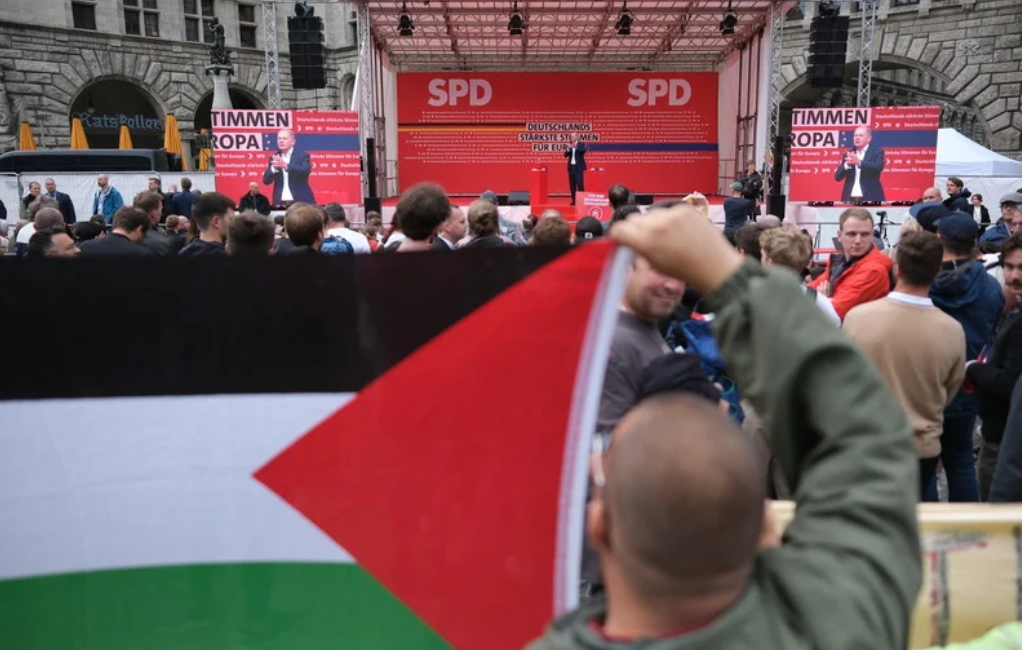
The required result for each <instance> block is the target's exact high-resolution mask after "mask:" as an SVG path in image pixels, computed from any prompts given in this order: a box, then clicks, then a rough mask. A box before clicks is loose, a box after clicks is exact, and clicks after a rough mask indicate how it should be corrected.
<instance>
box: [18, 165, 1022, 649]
mask: <svg viewBox="0 0 1022 650" xmlns="http://www.w3.org/2000/svg"><path fill="white" fill-rule="evenodd" d="M752 171H754V167H753V169H752ZM187 180H188V179H182V180H181V188H182V189H181V191H179V192H178V191H175V192H173V193H171V194H169V195H168V194H165V193H163V192H161V191H160V190H159V185H158V182H157V184H156V186H155V187H154V186H150V187H149V188H147V189H146V190H143V191H141V192H139V193H137V194H136V195H135V196H134V197H133V198H132V200H131V203H130V205H128V204H125V203H124V201H123V199H122V198H121V195H120V193H119V192H118V191H117V190H116V189H115V188H113V187H112V186H111V185H110V183H109V180H108V179H107V178H106V177H105V176H102V175H101V176H100V177H99V178H98V179H97V186H98V188H99V190H98V191H97V194H96V197H95V199H94V205H93V209H94V212H95V215H94V216H93V217H91V218H90V219H89V220H88V221H81V222H76V221H74V219H73V216H74V212H73V210H74V208H73V206H70V207H69V206H68V203H69V202H68V201H62V200H61V198H60V196H59V194H60V193H59V192H57V191H56V187H55V184H54V185H51V183H50V182H49V181H47V182H46V192H45V193H44V192H42V188H41V187H39V186H38V185H37V186H36V187H30V196H31V197H32V198H31V200H29V201H28V202H27V203H26V204H25V210H26V216H27V217H28V218H27V219H26V220H25V223H23V224H21V225H20V227H19V231H18V233H17V234H16V236H15V238H14V241H15V246H16V247H21V246H22V245H24V246H23V248H18V252H19V253H21V254H23V255H24V256H25V257H28V258H46V257H73V256H77V255H80V256H82V257H90V256H170V255H178V256H183V257H194V256H205V255H230V256H240V257H268V256H271V255H288V256H290V255H312V256H316V255H352V254H381V253H388V252H398V253H403V252H417V251H441V252H445V251H452V250H457V249H473V248H501V247H508V246H521V245H531V246H544V245H561V246H569V245H573V244H576V245H585V243H586V242H590V241H593V240H595V239H599V238H601V237H604V236H607V235H609V236H610V237H612V238H613V239H615V240H616V241H618V242H620V243H622V244H627V245H628V246H630V247H632V248H633V249H634V250H635V251H636V252H637V254H638V255H637V256H636V258H635V259H634V261H633V263H632V265H631V267H630V269H629V272H628V278H627V281H626V289H625V292H624V297H623V300H622V303H621V305H620V313H619V318H618V320H617V322H616V326H615V332H614V336H613V340H612V344H611V350H610V355H609V361H608V364H607V367H606V371H605V377H604V382H603V388H602V393H601V396H600V407H599V414H598V428H597V431H596V435H595V443H594V456H593V462H592V469H591V489H590V502H589V507H588V515H587V533H588V535H587V544H586V548H585V550H584V553H583V571H582V578H583V581H582V587H581V589H582V596H583V601H584V605H583V606H582V608H580V609H579V610H578V611H576V612H573V613H571V614H569V615H568V616H566V617H565V618H564V619H562V620H560V621H557V622H556V623H555V624H554V625H553V626H552V627H551V629H550V631H549V633H548V634H547V636H546V637H545V638H543V639H541V640H539V641H537V642H536V645H535V648H536V649H537V650H542V649H547V648H549V649H551V650H553V649H568V648H594V649H595V648H612V647H613V648H618V647H621V648H624V647H635V648H639V647H651V648H652V647H663V648H665V649H666V648H675V647H677V648H681V647H760V646H758V645H756V644H757V643H758V642H759V641H762V640H763V639H770V642H769V643H768V644H767V646H769V647H822V646H827V647H830V646H833V647H891V648H894V647H905V643H906V639H907V634H908V624H909V618H910V612H911V610H912V607H913V604H914V602H915V597H916V593H917V591H918V589H919V584H920V579H921V577H920V566H919V565H920V562H919V552H920V550H919V549H920V543H919V537H918V528H917V524H916V515H915V508H914V506H915V504H916V503H917V502H919V501H937V500H938V499H940V498H941V495H940V494H939V492H938V483H939V481H938V475H940V474H943V476H944V477H945V481H944V482H945V484H946V494H945V495H944V498H946V499H947V500H949V501H952V502H979V501H992V502H1020V501H1022V382H1019V376H1020V375H1022V300H1020V297H1022V192H1020V193H1009V194H1007V195H1005V196H1003V197H1001V200H1000V202H999V207H1000V218H999V219H998V220H997V221H996V222H993V223H991V220H990V216H989V213H988V212H987V211H986V208H985V207H984V206H982V198H981V197H979V200H978V201H977V200H976V199H977V197H976V196H975V195H971V194H970V193H969V192H968V190H966V189H965V188H964V185H963V184H962V183H961V181H960V180H959V179H949V180H948V183H947V190H948V192H949V196H948V197H947V198H944V197H943V196H942V193H941V191H940V190H939V189H938V188H928V189H926V190H925V191H924V192H923V193H922V196H923V200H922V201H920V202H919V203H918V204H917V205H915V206H913V208H912V209H911V210H910V214H911V217H910V218H909V219H907V220H906V223H905V224H904V225H903V230H902V236H901V238H900V240H899V241H898V243H897V245H896V246H894V247H891V248H889V249H888V250H885V251H882V250H881V249H880V245H879V243H878V241H877V232H876V227H877V224H876V223H875V221H874V217H873V214H872V213H871V212H870V211H869V210H868V209H865V208H862V207H852V208H848V209H846V210H844V211H843V212H842V213H841V216H840V220H839V231H838V236H837V238H836V239H837V243H838V244H839V250H838V252H837V253H835V254H834V255H831V256H830V257H829V258H828V259H827V260H826V261H825V262H824V263H822V264H819V263H817V260H816V259H815V255H814V249H813V242H812V240H811V238H810V236H809V235H808V234H807V233H806V232H804V231H802V230H800V229H799V228H798V226H797V225H795V224H790V223H785V222H784V221H783V220H782V219H781V218H779V217H777V216H773V215H763V216H756V217H755V218H753V215H756V207H755V206H756V203H757V201H758V196H751V197H750V196H748V195H749V194H750V193H753V192H758V191H760V189H761V185H760V186H759V187H758V188H756V187H754V188H753V189H750V186H749V181H748V179H746V181H743V182H738V183H736V184H735V185H734V186H733V187H732V189H733V194H734V196H733V197H731V198H730V199H729V200H732V201H733V202H732V203H731V204H728V205H729V206H731V207H732V211H733V212H734V213H735V218H734V221H733V223H732V222H730V221H729V222H728V223H727V224H726V225H725V233H724V235H725V236H721V233H720V231H719V230H718V229H717V228H715V227H714V225H713V224H711V223H710V221H709V219H708V216H709V213H708V207H709V204H708V202H707V201H706V199H705V197H702V196H700V195H690V196H688V197H686V198H685V199H682V200H672V201H663V202H660V203H658V204H655V205H654V206H652V208H651V209H650V210H649V212H648V214H643V211H642V210H641V209H640V208H639V207H638V206H637V205H635V201H634V194H633V193H632V192H630V191H629V190H628V188H626V187H624V186H622V185H615V186H613V187H612V188H610V191H609V192H608V198H609V200H610V203H611V207H612V208H613V216H612V218H611V219H609V220H608V221H607V222H601V221H599V220H597V219H595V218H591V217H587V218H584V219H581V220H580V221H578V223H577V224H574V227H572V223H570V222H569V221H568V220H567V219H566V218H565V217H564V215H563V214H561V213H559V212H558V211H556V210H547V211H545V212H543V213H542V214H539V215H529V217H528V218H526V219H525V220H524V221H523V222H522V223H521V224H520V225H519V224H515V223H512V222H508V221H506V220H505V219H503V218H502V217H501V215H500V212H499V210H498V203H497V197H496V195H495V194H493V193H492V192H487V193H484V194H483V195H482V196H480V198H478V199H477V200H475V201H473V202H472V203H471V204H470V205H469V206H468V207H467V208H463V207H461V206H458V205H456V204H454V203H452V202H451V200H450V198H449V197H448V196H447V194H446V193H445V192H444V190H443V189H442V188H441V187H439V186H437V185H434V184H429V183H424V184H419V185H416V186H414V187H412V188H410V189H409V190H408V191H406V192H405V193H404V194H403V195H402V197H401V199H400V201H399V202H398V204H397V207H396V211H395V217H394V220H393V223H392V224H391V225H390V228H389V232H388V231H387V229H385V227H384V225H383V220H382V218H381V216H380V215H379V214H377V213H372V212H371V213H369V214H367V215H366V220H365V223H364V224H359V225H355V224H352V223H351V221H350V220H349V219H348V216H347V214H346V212H345V210H344V208H343V207H342V206H341V205H339V204H336V203H332V204H328V205H326V206H322V207H320V206H316V205H312V204H306V203H294V204H292V205H290V206H289V207H288V208H287V210H286V211H285V212H284V214H282V215H278V216H276V217H271V216H270V214H269V212H270V211H269V209H268V208H269V204H268V202H267V201H266V199H265V197H263V196H262V195H261V194H259V191H258V189H259V188H258V186H256V185H253V187H252V188H251V191H250V192H249V193H247V194H246V195H245V196H244V197H242V200H241V201H239V202H235V201H234V200H233V199H231V198H230V197H227V196H224V195H222V194H219V193H216V192H206V193H198V192H192V191H191V184H190V182H187ZM753 185H754V184H753ZM174 189H175V190H176V188H174ZM725 207H726V211H727V207H728V206H725ZM980 208H982V209H980ZM68 209H70V215H71V217H72V218H71V219H69V215H68ZM729 215H730V213H729ZM739 215H740V216H741V219H740V220H739V218H738V216H739ZM729 218H730V216H729ZM678 423H683V424H682V425H679V424H678ZM977 429H978V431H979V435H978V436H977V434H976V432H977ZM693 495H698V498H693ZM769 498H794V499H795V500H796V501H797V502H798V511H797V514H796V516H795V520H794V521H793V522H792V523H791V524H790V526H789V527H788V529H787V532H786V537H785V543H784V544H780V545H778V543H777V540H776V535H774V533H773V524H772V521H771V519H770V516H769V513H770V510H769V508H765V507H764V502H765V500H766V499H769ZM835 583H840V584H841V585H842V589H840V590H834V589H833V588H832V586H833V584H835ZM834 635H838V636H839V637H840V639H839V641H840V642H836V643H835V642H831V643H821V639H824V638H828V639H830V640H831V641H833V639H834ZM697 637H698V638H699V639H703V640H704V641H705V646H699V645H689V644H687V641H686V639H695V638H697ZM650 639H659V641H657V642H656V643H657V644H656V645H649V644H647V641H649V640H650ZM704 641H700V643H703V642H704ZM650 643H652V642H650ZM661 643H662V645H661ZM644 644H646V645H644ZM764 647H766V646H764Z"/></svg>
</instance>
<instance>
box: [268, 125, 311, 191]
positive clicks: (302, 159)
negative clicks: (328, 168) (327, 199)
mask: <svg viewBox="0 0 1022 650" xmlns="http://www.w3.org/2000/svg"><path fill="white" fill-rule="evenodd" d="M311 172H312V163H311V162H309V154H308V153H307V152H305V151H296V150H295V134H294V132H293V131H291V129H282V130H281V131H280V132H279V133H277V152H276V153H274V154H273V155H272V156H270V159H269V161H268V162H267V164H266V171H265V172H263V185H269V184H270V183H273V205H283V204H284V203H294V202H299V203H311V204H312V205H316V197H315V196H313V194H312V187H310V186H309V174H310V173H311Z"/></svg>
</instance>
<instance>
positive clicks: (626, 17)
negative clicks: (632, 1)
mask: <svg viewBox="0 0 1022 650" xmlns="http://www.w3.org/2000/svg"><path fill="white" fill-rule="evenodd" d="M634 22H635V17H634V16H632V12H631V10H630V9H629V8H628V0H625V2H622V3H621V14H620V15H619V16H618V17H617V22H616V23H614V27H615V28H617V33H618V34H619V35H621V36H628V35H630V34H631V33H632V23H634Z"/></svg>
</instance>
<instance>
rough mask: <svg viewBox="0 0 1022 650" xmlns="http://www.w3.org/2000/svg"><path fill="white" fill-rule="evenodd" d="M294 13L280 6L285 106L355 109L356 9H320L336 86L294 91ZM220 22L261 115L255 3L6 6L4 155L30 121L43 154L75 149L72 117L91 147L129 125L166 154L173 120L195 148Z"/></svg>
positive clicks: (127, 0) (125, 1)
mask: <svg viewBox="0 0 1022 650" xmlns="http://www.w3.org/2000/svg"><path fill="white" fill-rule="evenodd" d="M292 6H293V5H290V4H280V5H278V6H277V25H278V47H279V51H280V71H281V90H282V98H283V106H284V107H285V108H321V109H341V108H344V109H347V108H349V107H350V102H351V95H352V93H353V91H354V77H355V71H356V69H357V67H358V52H357V45H356V40H357V37H356V31H355V26H354V22H353V14H352V7H351V6H349V5H346V4H329V5H315V6H316V15H320V16H323V18H324V23H325V30H324V32H325V36H326V42H325V46H326V65H325V67H326V79H327V87H326V88H324V89H321V90H303V91H295V90H293V89H292V88H291V79H290V67H289V61H288V54H287V53H288V34H287V23H286V19H287V12H290V11H291V7H292ZM214 15H215V16H217V17H219V18H220V21H221V22H222V23H223V24H224V26H225V36H226V41H227V46H228V48H229V49H230V50H231V53H232V60H233V63H234V67H235V76H234V77H233V78H232V80H231V84H230V87H231V96H232V99H233V100H234V102H235V105H236V107H238V108H264V107H265V105H266V91H267V77H266V71H265V60H264V49H263V48H264V43H263V31H264V30H263V25H262V18H263V14H262V7H261V6H260V4H259V2H258V1H257V0H249V1H245V0H3V2H0V75H2V76H0V151H5V150H9V149H12V148H14V147H15V144H16V141H17V130H18V124H19V123H20V122H22V121H25V122H28V123H29V124H30V126H31V127H32V131H33V135H34V137H35V140H36V145H37V147H47V148H61V147H67V146H68V145H69V143H70V129H69V123H70V119H71V117H72V116H74V115H77V116H80V117H83V118H84V121H85V123H86V136H87V137H89V138H90V144H92V142H93V140H96V141H97V142H98V144H95V145H93V146H103V145H104V143H109V142H110V138H111V137H112V136H111V131H112V130H116V129H111V128H106V127H110V126H112V125H114V124H115V123H116V122H120V123H127V124H128V125H129V129H130V130H131V131H132V137H133V139H134V144H135V146H138V147H146V146H157V147H158V146H160V142H161V141H162V135H161V134H162V124H163V121H164V119H165V118H166V116H167V115H170V114H173V115H174V116H175V118H176V119H177V122H178V126H179V129H180V131H181V136H182V140H183V142H184V145H185V148H186V150H187V149H189V146H190V141H191V138H192V137H193V136H194V135H195V134H196V133H197V131H198V129H199V128H201V127H202V126H207V125H208V124H209V110H210V105H211V102H212V90H213V83H212V78H211V77H208V76H206V74H205V73H204V67H205V66H206V65H207V64H208V63H209V60H210V59H209V46H208V45H207V44H206V42H204V41H205V40H206V39H207V38H208V37H207V36H206V31H207V30H206V28H207V27H208V21H209V19H210V18H211V17H212V16H214ZM134 32H141V33H139V34H135V33H134ZM145 34H149V35H148V36H147V35H145ZM196 41H198V42H196ZM157 121H158V122H157ZM133 127H134V128H133ZM107 146H109V145H108V144H107ZM114 146H116V145H114Z"/></svg>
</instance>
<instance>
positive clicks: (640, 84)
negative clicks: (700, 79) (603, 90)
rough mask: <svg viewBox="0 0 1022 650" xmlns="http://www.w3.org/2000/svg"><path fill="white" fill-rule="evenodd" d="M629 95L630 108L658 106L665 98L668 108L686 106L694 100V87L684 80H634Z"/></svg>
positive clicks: (630, 83) (630, 85)
mask: <svg viewBox="0 0 1022 650" xmlns="http://www.w3.org/2000/svg"><path fill="white" fill-rule="evenodd" d="M628 95H629V99H628V105H629V106H656V105H657V100H660V99H665V98H666V99H667V105H668V106H684V105H685V104H687V103H688V102H689V100H690V99H692V85H691V84H690V83H689V82H687V81H685V80H684V79H632V80H631V81H630V82H629V83H628Z"/></svg>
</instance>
